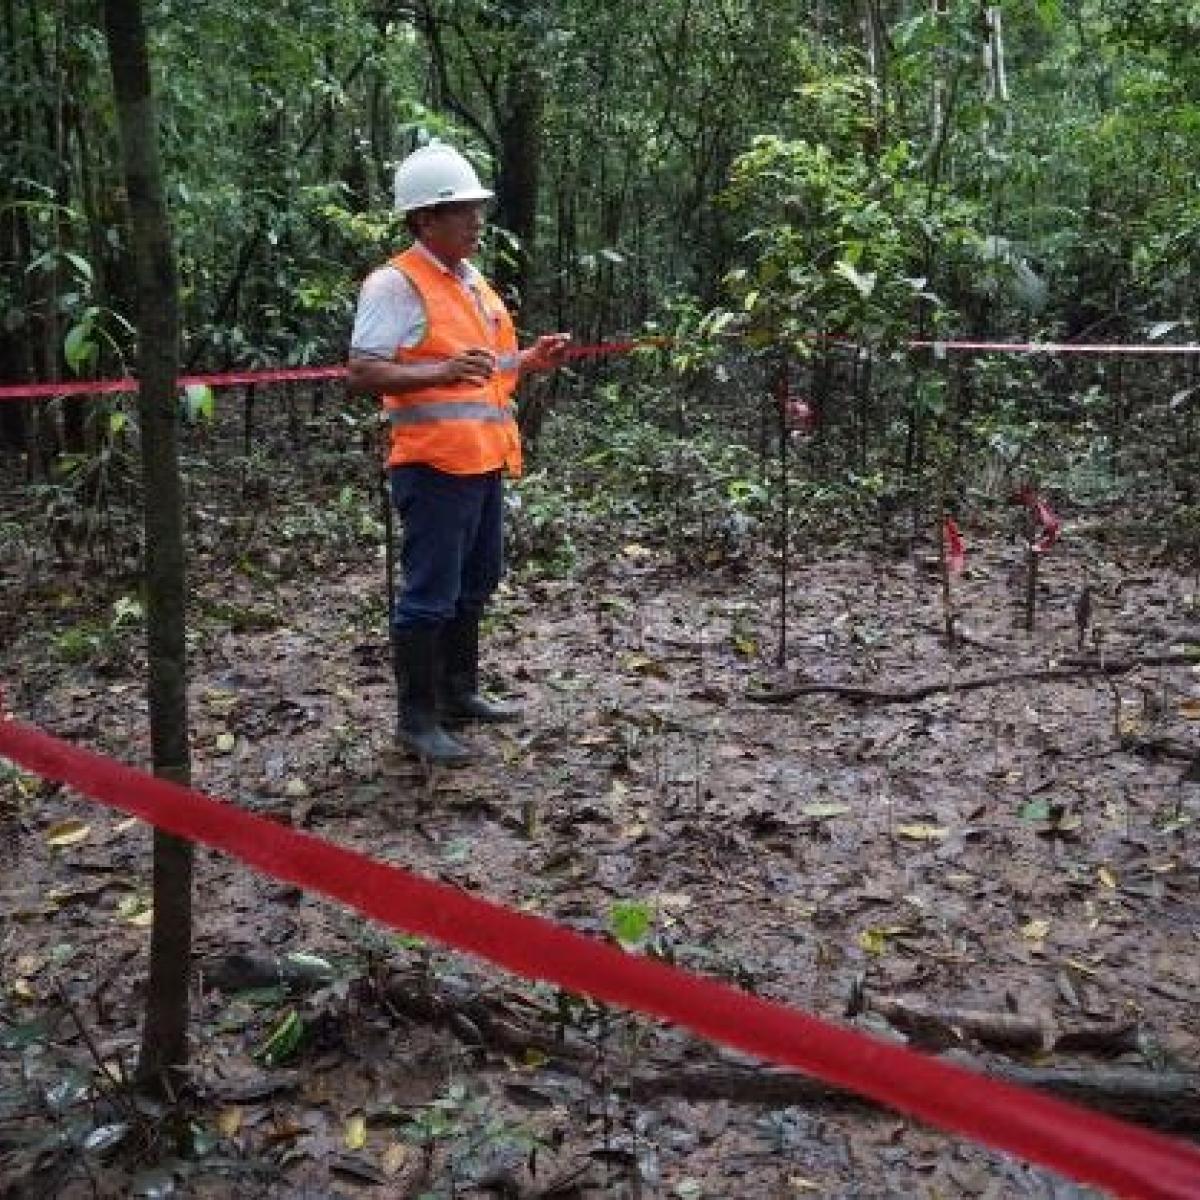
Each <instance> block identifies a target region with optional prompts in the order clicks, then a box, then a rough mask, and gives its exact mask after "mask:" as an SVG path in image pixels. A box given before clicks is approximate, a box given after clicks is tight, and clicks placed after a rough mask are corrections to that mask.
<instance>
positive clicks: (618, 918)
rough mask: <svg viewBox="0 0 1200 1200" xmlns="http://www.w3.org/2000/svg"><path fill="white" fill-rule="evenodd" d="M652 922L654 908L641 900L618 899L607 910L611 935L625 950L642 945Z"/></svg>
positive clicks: (648, 933)
mask: <svg viewBox="0 0 1200 1200" xmlns="http://www.w3.org/2000/svg"><path fill="white" fill-rule="evenodd" d="M653 923H654V909H653V908H652V907H651V906H650V905H649V904H647V903H646V902H645V901H643V900H618V901H616V902H615V903H614V904H613V906H612V907H611V908H610V909H609V910H608V924H609V928H610V929H611V930H612V934H613V937H615V938H616V939H617V941H618V942H620V943H621V945H622V946H623V947H624V948H625V949H626V950H630V949H634V948H636V947H637V946H640V945H642V944H643V943H644V942H645V940H646V938H647V937H648V936H649V935H650V927H651V925H652V924H653Z"/></svg>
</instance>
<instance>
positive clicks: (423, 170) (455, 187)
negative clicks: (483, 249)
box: [396, 142, 495, 213]
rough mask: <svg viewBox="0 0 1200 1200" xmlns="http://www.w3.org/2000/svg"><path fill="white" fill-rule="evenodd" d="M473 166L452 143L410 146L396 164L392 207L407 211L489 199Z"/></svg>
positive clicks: (487, 192)
mask: <svg viewBox="0 0 1200 1200" xmlns="http://www.w3.org/2000/svg"><path fill="white" fill-rule="evenodd" d="M494 194H495V193H494V192H489V191H488V189H487V188H485V187H484V186H483V185H482V184H481V183H480V182H479V176H478V175H476V174H475V168H474V167H473V166H471V164H470V163H469V162H467V160H466V159H465V158H463V156H462V155H461V154H459V152H458V151H457V150H455V149H454V147H453V146H447V145H446V144H445V143H444V142H430V143H429V145H428V146H422V147H421V148H420V149H419V150H414V151H413V152H412V154H410V155H409V156H408V157H407V158H406V159H405V160H404V161H403V162H402V163H401V164H400V165H399V166H398V167H397V168H396V209H397V211H398V212H402V213H410V212H413V211H415V210H416V209H418V208H429V207H431V206H432V205H434V204H453V203H455V202H456V201H460V200H490V199H491V198H492V196H493V195H494Z"/></svg>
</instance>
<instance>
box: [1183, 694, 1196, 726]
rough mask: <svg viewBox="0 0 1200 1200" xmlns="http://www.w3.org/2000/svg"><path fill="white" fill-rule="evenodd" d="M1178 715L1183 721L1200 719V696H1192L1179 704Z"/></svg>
mask: <svg viewBox="0 0 1200 1200" xmlns="http://www.w3.org/2000/svg"><path fill="white" fill-rule="evenodd" d="M1179 715H1180V716H1181V717H1183V719H1184V720H1185V721H1200V697H1196V696H1193V697H1192V698H1191V699H1190V700H1184V701H1182V702H1181V703H1180V705H1179Z"/></svg>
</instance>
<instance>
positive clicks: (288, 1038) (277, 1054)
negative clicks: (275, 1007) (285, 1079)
mask: <svg viewBox="0 0 1200 1200" xmlns="http://www.w3.org/2000/svg"><path fill="white" fill-rule="evenodd" d="M303 1040H304V1022H303V1020H301V1017H300V1014H299V1013H298V1012H297V1011H296V1010H295V1009H294V1008H289V1009H288V1011H287V1013H286V1014H285V1015H284V1017H283V1019H282V1020H281V1021H280V1022H279V1024H278V1025H276V1026H275V1028H274V1029H273V1030H272V1031H271V1034H270V1036H269V1037H268V1038H267V1040H266V1041H265V1042H264V1043H263V1044H262V1046H260V1047H259V1049H258V1050H257V1051H255V1055H254V1057H255V1058H258V1059H260V1060H261V1061H262V1062H264V1063H266V1065H267V1066H269V1067H273V1066H275V1065H276V1064H277V1063H281V1062H286V1061H287V1060H288V1059H289V1058H291V1057H292V1055H294V1054H295V1053H296V1051H297V1050H298V1049H299V1048H300V1043H301V1042H302V1041H303Z"/></svg>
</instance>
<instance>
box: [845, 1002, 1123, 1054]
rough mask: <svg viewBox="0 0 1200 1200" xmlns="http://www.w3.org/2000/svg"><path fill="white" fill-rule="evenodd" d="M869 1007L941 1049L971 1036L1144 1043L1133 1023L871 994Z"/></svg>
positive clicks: (1063, 1043) (997, 1040) (1103, 1050)
mask: <svg viewBox="0 0 1200 1200" xmlns="http://www.w3.org/2000/svg"><path fill="white" fill-rule="evenodd" d="M864 1006H865V1008H866V1009H867V1010H868V1011H870V1012H873V1013H878V1014H879V1015H880V1016H881V1017H883V1018H884V1019H885V1020H886V1021H887V1022H888V1024H889V1025H891V1026H893V1027H894V1028H895V1029H898V1030H900V1031H901V1032H902V1033H905V1034H907V1035H908V1037H909V1038H910V1039H911V1040H912V1041H913V1042H914V1043H915V1044H917V1045H919V1046H921V1047H924V1048H932V1049H939V1050H941V1049H945V1048H947V1047H949V1046H958V1045H961V1044H962V1043H963V1041H965V1040H967V1039H970V1040H972V1041H976V1042H979V1043H981V1044H982V1045H985V1046H989V1047H991V1048H992V1049H995V1050H1026V1051H1057V1052H1059V1053H1077V1054H1080V1053H1082V1054H1126V1053H1130V1052H1134V1051H1136V1050H1137V1049H1138V1046H1139V1034H1138V1027H1137V1025H1136V1023H1134V1022H1132V1021H1122V1022H1118V1023H1115V1024H1114V1023H1112V1022H1107V1023H1092V1024H1083V1025H1075V1026H1072V1027H1069V1028H1059V1027H1058V1026H1057V1025H1053V1024H1046V1023H1044V1022H1042V1021H1039V1020H1036V1019H1034V1018H1033V1017H1026V1016H1021V1015H1020V1014H1018V1013H1010V1012H988V1011H985V1010H981V1009H972V1008H943V1007H940V1006H938V1005H933V1004H926V1003H925V1002H924V1001H921V1000H909V999H903V998H898V997H891V996H871V997H867V998H866V999H865V1000H864Z"/></svg>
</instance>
